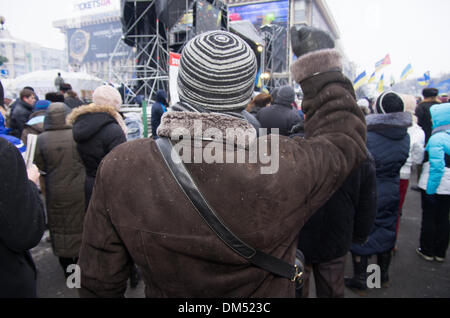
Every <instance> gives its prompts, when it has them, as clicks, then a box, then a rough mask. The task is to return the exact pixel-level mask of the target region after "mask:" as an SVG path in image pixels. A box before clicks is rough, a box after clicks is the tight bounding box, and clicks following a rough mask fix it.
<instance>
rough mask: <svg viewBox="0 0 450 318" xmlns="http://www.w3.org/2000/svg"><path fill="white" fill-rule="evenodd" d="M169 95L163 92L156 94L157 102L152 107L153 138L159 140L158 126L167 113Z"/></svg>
mask: <svg viewBox="0 0 450 318" xmlns="http://www.w3.org/2000/svg"><path fill="white" fill-rule="evenodd" d="M167 107H168V104H167V94H166V92H165V91H163V90H159V91H157V92H156V101H155V102H154V103H153V105H152V117H151V125H152V136H153V138H155V139H157V138H158V135H157V133H156V130H157V129H158V126H159V125H160V124H161V116H162V115H163V114H164V113H165V112H166V111H167Z"/></svg>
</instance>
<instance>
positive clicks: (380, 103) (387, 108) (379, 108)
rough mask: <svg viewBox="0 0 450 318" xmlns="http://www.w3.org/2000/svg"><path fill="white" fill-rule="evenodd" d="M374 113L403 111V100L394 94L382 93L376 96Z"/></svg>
mask: <svg viewBox="0 0 450 318" xmlns="http://www.w3.org/2000/svg"><path fill="white" fill-rule="evenodd" d="M375 105H376V112H377V113H378V114H387V113H399V112H403V111H404V110H405V105H404V104H403V99H402V98H401V97H400V95H398V94H397V93H395V92H384V93H382V94H381V95H380V96H378V98H377V101H376V103H375Z"/></svg>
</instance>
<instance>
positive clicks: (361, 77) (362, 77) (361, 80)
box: [353, 71, 367, 90]
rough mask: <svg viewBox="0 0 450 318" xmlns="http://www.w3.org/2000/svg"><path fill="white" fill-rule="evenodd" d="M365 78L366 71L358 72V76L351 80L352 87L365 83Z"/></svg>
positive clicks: (358, 86)
mask: <svg viewBox="0 0 450 318" xmlns="http://www.w3.org/2000/svg"><path fill="white" fill-rule="evenodd" d="M366 80H367V74H366V71H364V72H362V73H361V74H359V75H358V77H357V78H356V79H355V80H354V81H353V87H354V88H355V90H357V89H358V88H360V87H361V86H363V85H364V84H365V83H366Z"/></svg>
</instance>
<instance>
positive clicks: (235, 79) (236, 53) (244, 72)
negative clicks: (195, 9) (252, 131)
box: [178, 31, 257, 112]
mask: <svg viewBox="0 0 450 318" xmlns="http://www.w3.org/2000/svg"><path fill="white" fill-rule="evenodd" d="M256 69H257V66H256V57H255V54H254V53H253V51H252V50H251V48H250V47H249V46H248V44H247V43H245V42H244V41H243V40H242V39H240V38H239V37H238V36H236V35H234V34H232V33H229V32H225V31H211V32H206V33H202V34H200V35H198V36H196V37H195V38H193V39H192V40H190V41H189V42H188V43H187V44H186V46H185V48H184V49H183V53H182V55H181V59H180V66H179V73H178V93H179V96H180V100H181V101H184V102H186V103H188V104H191V105H192V106H194V107H195V106H200V107H202V108H205V109H207V110H211V111H214V112H220V111H233V110H242V109H244V108H245V107H246V106H247V104H248V103H249V101H250V99H251V97H252V93H253V88H254V81H255V77H256Z"/></svg>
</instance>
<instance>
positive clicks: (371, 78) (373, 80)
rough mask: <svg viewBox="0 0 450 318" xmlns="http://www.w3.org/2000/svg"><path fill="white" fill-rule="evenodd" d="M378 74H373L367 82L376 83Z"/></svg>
mask: <svg viewBox="0 0 450 318" xmlns="http://www.w3.org/2000/svg"><path fill="white" fill-rule="evenodd" d="M376 73H377V72H373V73H372V75H370V78H369V81H368V82H367V83H369V84H370V83H373V82H375V74H376Z"/></svg>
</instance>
